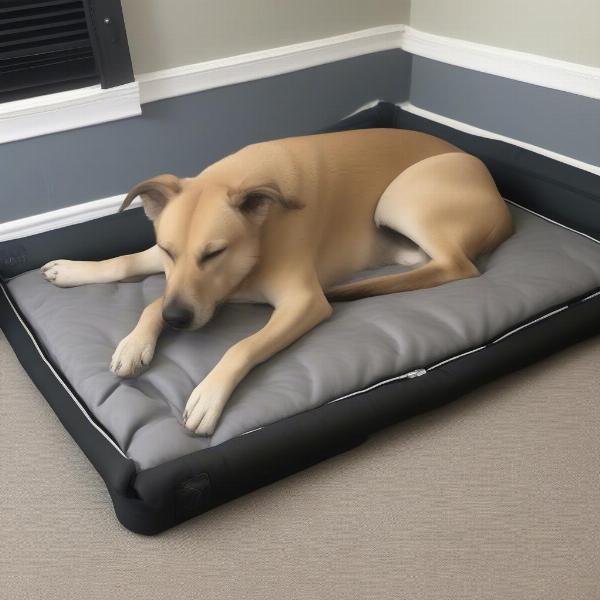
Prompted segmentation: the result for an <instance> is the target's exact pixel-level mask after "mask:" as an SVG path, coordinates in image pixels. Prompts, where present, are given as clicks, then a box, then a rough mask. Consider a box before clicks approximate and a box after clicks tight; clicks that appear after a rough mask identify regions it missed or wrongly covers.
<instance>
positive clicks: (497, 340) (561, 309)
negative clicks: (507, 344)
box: [492, 304, 570, 344]
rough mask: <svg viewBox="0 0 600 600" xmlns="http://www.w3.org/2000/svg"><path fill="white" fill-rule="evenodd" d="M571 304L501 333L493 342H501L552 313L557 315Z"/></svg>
mask: <svg viewBox="0 0 600 600" xmlns="http://www.w3.org/2000/svg"><path fill="white" fill-rule="evenodd" d="M569 306H570V305H569V304H565V305H564V306H561V307H560V308H557V309H556V310H552V311H550V312H549V313H546V314H544V315H542V316H541V317H538V318H537V319H534V320H533V321H529V322H528V323H525V324H524V325H521V326H520V327H515V328H514V329H511V330H510V331H508V332H507V333H505V334H504V335H501V336H500V337H499V338H496V339H495V340H494V341H493V342H492V343H493V344H497V343H498V342H501V341H502V340H504V339H506V338H507V337H509V336H511V335H513V333H517V331H521V329H525V328H526V327H529V326H531V325H535V324H536V323H539V322H540V321H543V320H544V319H547V318H548V317H551V316H552V315H556V314H558V313H559V312H562V311H563V310H566V309H567V308H569Z"/></svg>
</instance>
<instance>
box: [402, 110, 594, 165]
mask: <svg viewBox="0 0 600 600" xmlns="http://www.w3.org/2000/svg"><path fill="white" fill-rule="evenodd" d="M398 106H400V108H402V109H403V110H405V111H407V112H410V113H413V114H415V115H419V116H420V117H424V118H426V119H429V120H431V121H436V122H437V123H441V124H442V125H447V126H448V127H452V128H453V129H458V130H459V131H464V132H465V133H471V134H473V135H478V136H480V137H485V138H489V139H493V140H500V141H502V142H508V143H509V144H513V145H515V146H519V147H520V148H525V149H526V150H531V151H532V152H536V153H537V154H541V155H543V156H547V157H549V158H552V159H554V160H557V161H559V162H562V163H565V164H567V165H571V166H573V167H577V168H578V169H582V170H584V171H589V172H590V173H593V174H594V175H600V166H596V165H591V164H589V163H586V162H583V161H581V160H577V159H576V158H571V157H570V156H565V155H564V154H559V153H558V152H553V151H552V150H547V149H546V148H542V147H540V146H535V145H534V144H529V143H527V142H522V141H521V140H517V139H515V138H511V137H508V136H506V135H502V134H500V133H494V132H493V131H488V130H487V129H481V128H480V127H475V126H474V125H469V124H468V123H463V122H462V121H457V120H455V119H451V118H449V117H445V116H443V115H440V114H438V113H434V112H431V111H430V110H426V109H424V108H419V107H418V106H415V105H414V104H413V103H412V102H408V101H406V102H400V103H399V104H398Z"/></svg>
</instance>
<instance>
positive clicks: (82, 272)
mask: <svg viewBox="0 0 600 600" xmlns="http://www.w3.org/2000/svg"><path fill="white" fill-rule="evenodd" d="M41 271H42V274H43V276H44V277H45V278H46V280H47V281H49V282H50V283H53V284H54V285H56V286H58V287H75V286H78V285H85V284H88V283H110V282H112V281H121V280H122V279H127V278H129V277H138V276H143V275H152V274H153V273H161V272H162V271H163V262H162V255H161V250H160V248H159V247H158V246H152V247H151V248H148V249H147V250H144V251H142V252H136V253H135V254H126V255H125V256H117V257H116V258H109V259H107V260H65V259H59V260H51V261H50V262H49V263H46V264H45V265H44V266H43V267H42V268H41Z"/></svg>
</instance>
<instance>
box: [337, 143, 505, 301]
mask: <svg viewBox="0 0 600 600" xmlns="http://www.w3.org/2000/svg"><path fill="white" fill-rule="evenodd" d="M375 221H376V224H377V225H378V226H379V225H384V226H386V227H389V228H391V229H393V230H395V231H397V232H398V233H401V234H402V235H405V236H406V237H408V238H409V239H411V240H412V241H413V242H415V243H416V244H417V245H418V246H419V247H420V248H421V249H422V250H423V251H424V252H425V253H426V254H427V255H428V256H429V258H430V260H429V262H427V263H426V264H424V265H422V266H419V267H417V268H415V269H413V270H411V271H407V272H404V273H397V274H393V275H384V276H382V277H374V278H370V279H365V280H362V281H360V280H359V281H356V282H353V283H349V284H345V285H339V286H335V287H333V288H331V289H329V290H328V291H327V298H328V299H330V300H353V299H357V298H364V297H367V296H375V295H380V294H391V293H395V292H404V291H410V290H416V289H423V288H431V287H434V286H438V285H441V284H443V283H447V282H450V281H456V280H459V279H465V278H468V277H476V276H477V275H479V271H478V270H477V267H476V266H475V265H474V264H473V259H474V258H476V257H477V256H478V255H479V254H481V253H482V252H487V251H490V250H493V249H494V248H495V247H496V246H498V245H499V244H500V243H501V242H502V241H504V240H505V239H506V238H507V237H508V236H509V235H510V234H511V233H512V224H511V219H510V213H509V211H508V208H507V207H506V204H505V203H504V201H503V200H502V198H501V196H500V195H499V193H498V191H497V189H496V186H495V184H494V181H493V179H492V177H491V175H490V174H489V172H488V171H487V169H486V168H485V166H484V165H483V163H482V162H481V161H479V160H478V159H476V158H474V157H472V156H470V155H468V154H463V153H459V152H456V153H449V154H442V155H437V156H433V157H431V158H427V159H425V160H422V161H420V162H418V163H416V164H414V165H412V166H411V167H409V168H408V169H406V171H403V172H402V173H401V174H400V175H399V176H398V177H396V179H395V180H394V181H392V183H391V184H390V185H389V186H388V188H387V189H386V190H385V192H384V193H383V194H382V196H381V199H380V200H379V203H378V205H377V209H376V211H375Z"/></svg>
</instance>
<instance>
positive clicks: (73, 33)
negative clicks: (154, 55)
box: [0, 0, 99, 102]
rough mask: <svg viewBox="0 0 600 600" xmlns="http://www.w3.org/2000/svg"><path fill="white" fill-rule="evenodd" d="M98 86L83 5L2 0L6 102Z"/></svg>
mask: <svg viewBox="0 0 600 600" xmlns="http://www.w3.org/2000/svg"><path fill="white" fill-rule="evenodd" d="M98 81H99V76H98V72H97V69H96V64H95V61H94V54H93V51H92V45H91V43H90V35H89V32H88V24H87V21H86V13H85V8H84V4H83V1H82V0H78V1H77V0H45V1H42V0H38V1H37V2H36V1H29V2H28V1H24V0H0V102H5V101H8V100H14V99H17V98H23V97H27V96H37V95H40V94H44V93H50V92H54V91H57V90H58V89H60V90H64V89H69V88H73V87H82V86H84V85H91V84H93V83H97V82H98Z"/></svg>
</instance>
